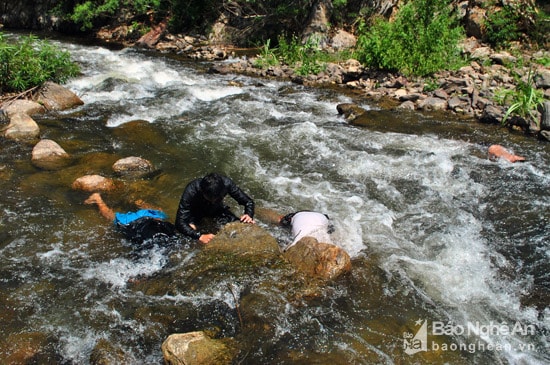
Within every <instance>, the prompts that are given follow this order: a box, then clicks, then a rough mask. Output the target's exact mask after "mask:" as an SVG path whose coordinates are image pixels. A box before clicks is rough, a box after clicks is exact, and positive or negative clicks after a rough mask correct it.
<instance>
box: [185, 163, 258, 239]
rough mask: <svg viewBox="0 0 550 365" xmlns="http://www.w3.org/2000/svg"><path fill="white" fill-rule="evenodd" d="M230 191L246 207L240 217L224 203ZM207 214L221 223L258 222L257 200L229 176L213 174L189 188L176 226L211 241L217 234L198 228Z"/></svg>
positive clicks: (195, 182)
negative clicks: (201, 230) (255, 203)
mask: <svg viewBox="0 0 550 365" xmlns="http://www.w3.org/2000/svg"><path fill="white" fill-rule="evenodd" d="M227 194H229V196H231V197H232V198H233V199H235V200H236V201H237V203H239V204H240V205H242V206H243V207H244V214H243V215H242V216H241V217H240V218H238V217H237V216H235V215H234V214H233V213H232V212H231V211H230V210H229V207H228V206H226V205H224V204H223V199H224V197H225V196H226V195H227ZM205 217H211V218H214V219H215V220H216V223H217V225H218V226H222V225H224V224H226V223H229V222H233V221H238V220H240V221H241V222H243V223H252V224H254V223H255V222H254V218H253V217H254V201H253V200H252V199H251V198H250V197H249V196H248V195H246V194H245V193H244V192H243V191H242V190H241V189H240V188H239V187H238V186H237V185H236V184H235V183H234V182H233V180H231V179H230V178H228V177H227V176H223V175H220V174H216V173H210V174H208V175H206V176H205V177H203V178H198V179H195V180H193V181H191V182H190V183H189V184H187V186H186V187H185V190H184V191H183V194H182V196H181V199H180V202H179V205H178V212H177V214H176V228H177V229H178V231H180V232H181V233H183V234H184V235H186V236H189V237H192V238H194V239H197V240H199V241H200V242H202V243H208V242H210V240H211V239H212V238H214V234H212V233H202V232H200V231H199V230H198V229H197V224H199V223H200V221H201V220H202V219H203V218H205Z"/></svg>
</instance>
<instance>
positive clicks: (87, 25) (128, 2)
mask: <svg viewBox="0 0 550 365" xmlns="http://www.w3.org/2000/svg"><path fill="white" fill-rule="evenodd" d="M71 6H72V3H71V4H70V6H69V5H68V4H63V3H61V4H60V5H58V12H59V11H60V10H59V9H62V8H66V7H71ZM160 6H161V0H86V1H84V2H78V3H76V4H75V5H74V7H72V9H70V10H69V12H68V17H69V19H70V20H71V21H73V22H75V23H76V24H78V25H80V29H81V30H82V31H85V30H89V29H92V28H93V27H94V22H95V21H97V19H100V18H102V17H111V16H114V15H116V14H117V12H119V11H120V9H127V10H128V11H130V12H132V13H135V14H137V15H144V14H146V13H147V11H148V10H158V9H159V8H160Z"/></svg>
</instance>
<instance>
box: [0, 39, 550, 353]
mask: <svg viewBox="0 0 550 365" xmlns="http://www.w3.org/2000/svg"><path fill="white" fill-rule="evenodd" d="M60 45H61V46H62V47H64V48H66V49H68V50H69V51H70V52H71V54H72V55H73V58H74V59H75V60H76V61H77V62H79V63H80V64H81V65H82V71H83V74H82V75H81V76H80V77H78V78H75V79H73V80H71V81H70V82H69V83H68V84H67V87H68V88H70V89H71V90H73V91H74V92H76V93H77V94H78V95H80V96H81V98H82V99H83V101H84V102H85V105H83V106H82V107H79V108H77V109H73V110H69V111H66V112H63V113H57V114H50V115H46V116H44V117H38V118H37V120H38V121H39V124H40V125H41V133H42V137H43V138H51V139H54V140H56V141H57V142H58V143H59V144H60V145H61V146H62V147H63V148H64V149H65V150H66V151H67V152H69V153H70V154H71V155H72V156H73V157H75V159H76V162H75V164H74V165H72V166H70V167H68V168H66V169H64V170H62V171H55V172H48V171H39V170H37V169H35V168H34V167H32V165H31V164H30V157H29V156H30V148H29V146H26V145H24V144H20V143H15V142H11V141H6V140H2V141H1V142H0V143H1V144H2V153H1V156H0V167H1V168H2V169H1V170H0V184H1V187H2V191H3V194H2V196H1V197H0V201H1V207H2V208H1V209H0V214H1V215H0V227H1V228H2V233H1V234H0V294H1V295H0V298H1V299H0V304H1V306H0V308H2V309H0V311H1V312H2V313H1V314H0V324H1V326H0V333H1V334H2V336H1V337H2V341H3V342H2V344H0V357H6V356H14V355H13V351H12V350H10V349H11V347H10V346H11V345H10V343H13V342H17V341H31V343H34V342H32V341H34V340H33V339H36V338H39V340H36V341H37V342H39V343H40V344H41V347H40V348H41V349H42V350H41V352H39V354H38V355H36V356H37V359H38V360H40V359H48V360H50V361H54V362H55V361H57V362H59V363H89V362H90V354H91V353H92V352H93V349H94V347H95V346H97V343H98V341H100V340H101V339H107V340H109V341H110V342H111V343H113V344H115V346H117V347H118V348H121V349H123V350H124V351H125V352H126V353H128V354H131V355H129V356H130V358H131V359H132V361H134V362H135V363H161V362H162V354H161V352H160V344H161V343H162V341H163V340H164V338H165V335H166V332H170V331H189V330H203V329H205V328H208V327H209V326H214V327H217V328H221V330H220V331H221V333H222V334H226V335H227V336H236V335H238V328H237V327H238V326H237V325H236V324H235V323H236V319H235V314H234V312H232V310H234V309H235V307H236V305H237V304H236V302H235V300H238V299H239V298H238V297H236V296H235V295H234V293H235V292H239V291H242V290H245V288H242V287H239V283H226V284H227V285H226V286H225V287H210V288H207V289H204V290H203V291H202V292H200V293H192V294H190V293H184V292H181V293H166V294H165V295H150V294H148V293H147V292H144V291H140V290H135V288H133V287H132V283H133V282H134V281H135V280H138V281H139V280H150V281H152V282H154V281H155V280H157V277H162V278H163V280H165V279H166V277H170V272H171V270H175V269H174V267H179V268H181V267H185V265H186V264H188V263H190V262H192V261H193V258H194V255H195V254H196V252H197V251H198V250H200V247H197V246H196V245H194V244H193V243H189V242H188V243H185V244H183V245H182V246H181V247H179V249H178V250H177V251H176V252H167V251H166V250H163V249H160V248H157V249H153V250H150V251H147V252H145V253H143V254H142V255H138V256H136V255H132V254H131V249H130V248H129V247H128V245H127V244H126V243H125V242H124V241H123V240H122V239H121V238H120V236H118V235H117V233H116V232H114V231H113V230H112V227H110V226H109V224H108V223H107V222H105V221H102V220H101V218H100V217H99V216H98V214H97V212H96V211H95V210H94V209H93V208H91V207H89V206H85V205H83V204H82V201H83V199H84V198H85V196H83V195H82V193H79V192H75V191H71V189H70V183H71V182H72V181H73V180H74V179H75V178H77V177H79V176H82V175H84V174H86V173H100V174H109V173H110V172H109V171H108V166H109V163H112V162H114V161H115V160H116V159H117V158H120V157H127V156H131V155H137V156H141V157H144V158H146V159H148V160H150V161H152V162H153V164H154V165H155V166H156V167H157V168H158V169H159V173H158V174H157V175H155V176H154V177H152V178H150V179H149V180H148V181H146V182H145V184H143V182H129V183H128V185H129V186H130V187H129V188H127V190H126V192H127V195H128V196H118V197H114V196H110V197H108V198H110V199H111V200H109V201H108V202H109V203H111V204H112V205H115V206H117V204H118V205H119V206H120V205H122V206H124V204H125V203H124V202H125V201H126V198H129V197H133V198H138V197H139V198H144V199H145V200H155V201H154V202H155V203H156V204H158V205H160V206H162V207H164V208H165V210H166V211H167V212H168V213H169V215H170V216H171V217H175V211H176V208H177V202H178V200H179V197H180V194H181V192H182V190H183V188H184V186H185V185H186V184H187V182H189V181H190V180H191V179H193V178H195V177H198V176H202V175H204V174H206V173H208V172H210V171H218V172H222V173H224V174H226V175H228V176H231V177H232V178H233V179H234V180H235V181H236V182H237V183H238V184H239V185H240V186H241V187H242V188H243V190H245V191H247V192H248V193H249V194H250V195H251V196H252V197H253V198H254V199H255V201H256V204H257V205H258V206H262V207H268V208H271V209H274V210H277V211H280V212H281V213H284V212H291V211H295V210H300V209H312V210H317V211H321V212H324V213H327V214H328V215H329V216H330V217H331V218H332V220H333V222H334V224H335V227H336V231H335V233H334V241H335V242H336V243H338V244H339V245H341V246H342V247H343V248H345V249H346V250H347V251H348V252H349V253H350V255H351V256H352V259H353V270H352V275H351V277H350V278H347V279H343V280H340V281H337V282H335V283H332V284H329V285H328V286H327V289H326V291H324V292H323V296H322V297H321V298H316V299H312V300H311V301H309V302H308V301H305V302H302V303H301V304H300V305H299V306H296V305H294V304H293V303H287V304H286V306H285V307H284V308H285V309H284V310H283V311H281V312H279V313H272V314H271V317H273V318H274V319H273V321H274V325H275V327H276V329H275V336H274V338H273V339H271V341H272V342H271V343H267V344H265V343H262V344H256V343H255V342H254V338H253V335H251V336H249V337H246V336H243V338H244V339H246V338H249V339H250V344H248V345H247V348H248V352H247V353H246V356H244V355H243V356H242V357H241V358H240V359H239V361H242V363H251V364H252V363H258V362H259V361H264V362H266V363H273V364H276V363H281V364H282V363H297V362H300V361H302V362H303V363H327V364H328V363H373V362H376V363H389V364H391V363H418V362H426V361H429V362H430V363H444V362H450V363H472V364H473V363H510V364H515V363H529V364H533V363H541V364H542V363H547V362H548V361H550V354H549V350H548V343H547V340H548V339H547V336H548V330H549V328H550V323H549V319H548V318H549V312H548V308H547V303H546V300H545V298H548V288H549V283H550V280H549V278H548V271H549V270H548V269H549V268H550V265H549V264H548V252H549V251H548V250H549V247H548V242H549V241H550V240H549V237H550V229H549V220H550V213H549V209H548V206H549V203H550V191H549V189H548V187H549V184H550V165H548V161H549V159H548V157H549V156H550V147H549V146H548V144H544V143H539V142H537V141H534V140H530V139H527V138H524V137H523V136H514V135H512V134H509V133H508V132H506V131H504V132H503V131H500V130H498V129H497V128H496V127H495V126H490V127H486V126H483V125H480V124H476V123H470V122H464V121H462V122H460V121H453V120H444V119H442V118H438V117H433V116H431V117H429V116H422V115H419V114H415V113H408V112H403V113H401V114H395V117H396V119H395V120H387V121H380V123H379V124H378V125H376V126H373V127H372V128H369V127H366V128H359V127H353V126H350V125H348V124H347V123H346V122H345V121H344V120H343V119H342V118H341V117H339V116H338V115H337V112H336V105H337V104H339V103H342V102H349V101H352V98H353V97H352V96H350V95H346V94H345V93H343V92H338V91H334V90H323V89H312V88H307V87H304V86H300V85H294V84H290V83H286V82H279V81H272V80H260V79H252V78H248V77H245V76H236V75H213V74H208V73H206V72H204V70H205V66H204V65H202V64H200V63H198V64H195V63H188V62H184V61H181V60H177V59H173V58H168V57H162V56H158V55H147V54H144V53H140V52H136V51H134V50H120V51H119V50H109V49H106V48H101V47H97V46H81V45H78V44H74V43H72V44H71V43H66V42H62V43H60ZM362 106H363V107H365V108H367V109H369V108H372V106H369V105H362ZM140 121H141V122H140ZM386 126H393V127H391V130H388V128H387V127H386ZM492 143H502V144H504V145H506V147H508V148H510V149H512V150H515V152H516V153H518V154H521V155H524V156H525V157H526V158H527V162H525V163H520V164H510V163H507V162H504V161H497V162H491V161H489V160H488V159H487V158H486V149H487V147H488V145H489V144H492ZM144 186H145V187H144ZM137 193H139V194H140V196H132V194H137ZM122 195H124V194H122ZM235 209H238V208H237V207H235ZM260 224H262V225H264V227H265V228H266V229H268V230H270V231H271V232H272V233H273V234H274V235H275V236H276V237H277V238H279V239H280V240H284V239H285V237H284V235H285V232H283V231H280V230H279V229H278V228H274V227H270V226H268V225H265V224H263V223H262V222H260ZM273 275H274V276H276V275H277V274H276V273H273ZM143 278H145V279H143ZM279 279H280V280H288V278H286V279H281V278H276V280H279ZM159 280H160V279H159ZM251 280H252V279H251ZM231 285H233V286H234V289H235V291H234V292H232V293H230V292H229V291H228V286H231ZM289 285H290V284H289ZM176 307H188V308H189V311H190V312H189V313H190V314H189V316H190V318H192V319H185V318H170V321H169V323H171V325H170V326H169V328H163V327H162V326H160V325H159V323H164V322H161V321H157V322H155V320H154V319H153V317H154V315H153V314H151V313H149V310H150V311H151V312H152V313H157V315H158V316H160V315H165V316H168V317H169V316H170V315H171V313H172V314H173V313H178V314H181V312H179V310H181V309H178V311H176V309H175V308H176ZM193 308H195V309H193ZM266 312H269V310H267V309H266ZM191 313H192V314H191ZM211 313H217V314H218V316H217V317H216V318H222V317H224V318H226V321H225V320H223V319H222V320H220V319H217V321H219V322H216V323H212V322H211V318H213V317H210V314H211ZM423 321H426V322H427V324H428V327H427V333H426V336H427V337H426V339H427V343H426V344H425V347H422V346H423V345H422V344H421V343H418V342H414V341H413V340H415V339H421V337H422V335H423V332H422V331H423V330H422V327H421V326H420V324H421V323H423ZM506 330H508V331H506ZM33 336H34V337H33ZM29 338H31V340H29ZM416 350H418V351H416ZM10 351H11V352H10ZM40 354H41V355H40ZM40 356H42V357H40ZM419 356H424V357H419ZM38 360H37V361H38Z"/></svg>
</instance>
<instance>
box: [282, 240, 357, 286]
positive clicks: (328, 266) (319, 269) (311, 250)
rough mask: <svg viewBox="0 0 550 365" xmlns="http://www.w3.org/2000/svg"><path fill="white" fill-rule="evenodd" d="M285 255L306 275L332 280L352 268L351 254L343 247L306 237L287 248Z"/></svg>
mask: <svg viewBox="0 0 550 365" xmlns="http://www.w3.org/2000/svg"><path fill="white" fill-rule="evenodd" d="M284 256H285V257H286V259H287V260H288V261H290V263H292V264H293V265H294V267H295V268H296V269H297V270H299V271H301V272H303V273H305V274H306V275H308V276H310V277H314V278H319V279H323V280H332V279H335V278H337V277H338V276H340V275H342V274H344V273H347V272H349V271H350V270H351V259H350V257H349V254H348V253H347V252H346V251H345V250H343V249H342V248H340V247H338V246H336V245H333V244H330V243H324V242H319V241H317V239H315V238H313V237H304V238H302V239H301V240H299V241H298V242H296V244H295V245H292V246H291V247H290V248H289V249H288V250H286V252H285V254H284Z"/></svg>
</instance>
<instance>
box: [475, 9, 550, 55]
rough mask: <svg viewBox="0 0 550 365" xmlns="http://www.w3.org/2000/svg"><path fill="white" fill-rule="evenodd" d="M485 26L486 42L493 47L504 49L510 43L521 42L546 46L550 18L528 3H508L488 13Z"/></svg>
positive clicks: (549, 29) (549, 30)
mask: <svg viewBox="0 0 550 365" xmlns="http://www.w3.org/2000/svg"><path fill="white" fill-rule="evenodd" d="M485 26H486V28H487V35H486V38H487V42H489V43H490V44H491V45H492V46H494V47H503V48H504V47H506V46H508V44H509V43H510V42H513V41H521V40H528V41H531V42H534V43H537V44H539V45H542V46H546V45H547V44H548V33H549V32H550V17H549V16H548V14H546V13H545V12H544V10H539V9H537V8H536V7H534V5H532V3H531V2H529V1H519V2H510V3H508V4H507V5H505V6H503V7H502V8H498V7H497V8H495V10H494V11H490V12H488V15H487V19H486V20H485Z"/></svg>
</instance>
